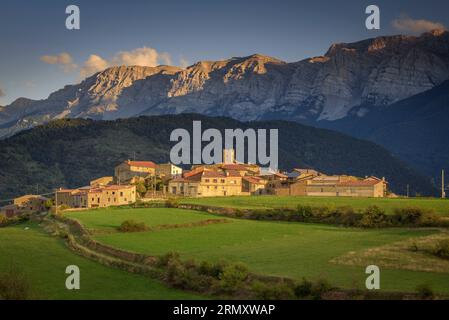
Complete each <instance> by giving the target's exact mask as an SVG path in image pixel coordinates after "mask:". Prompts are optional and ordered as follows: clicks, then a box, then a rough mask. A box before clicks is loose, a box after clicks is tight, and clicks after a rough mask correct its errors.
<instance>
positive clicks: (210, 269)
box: [198, 260, 229, 279]
mask: <svg viewBox="0 0 449 320" xmlns="http://www.w3.org/2000/svg"><path fill="white" fill-rule="evenodd" d="M228 265H229V263H228V262H226V261H223V260H221V261H218V262H216V263H211V262H208V261H203V262H202V263H201V264H200V266H199V269H198V271H199V273H200V274H203V275H207V276H211V277H214V278H216V279H219V278H220V275H221V274H222V273H223V271H224V269H225V268H226V266H228Z"/></svg>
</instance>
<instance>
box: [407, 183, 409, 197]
mask: <svg viewBox="0 0 449 320" xmlns="http://www.w3.org/2000/svg"><path fill="white" fill-rule="evenodd" d="M409 197H410V185H408V184H407V198H409Z"/></svg>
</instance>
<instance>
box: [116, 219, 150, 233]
mask: <svg viewBox="0 0 449 320" xmlns="http://www.w3.org/2000/svg"><path fill="white" fill-rule="evenodd" d="M118 230H119V231H121V232H142V231H147V230H149V227H148V226H147V225H146V224H145V223H144V222H136V221H134V220H126V221H123V222H122V224H121V225H120V227H119V228H118Z"/></svg>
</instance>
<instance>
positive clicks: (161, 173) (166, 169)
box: [156, 163, 182, 180]
mask: <svg viewBox="0 0 449 320" xmlns="http://www.w3.org/2000/svg"><path fill="white" fill-rule="evenodd" d="M181 175H182V168H180V167H178V166H175V165H174V164H172V163H162V164H158V165H156V176H158V177H159V178H161V179H162V180H168V179H172V178H175V177H179V176H181Z"/></svg>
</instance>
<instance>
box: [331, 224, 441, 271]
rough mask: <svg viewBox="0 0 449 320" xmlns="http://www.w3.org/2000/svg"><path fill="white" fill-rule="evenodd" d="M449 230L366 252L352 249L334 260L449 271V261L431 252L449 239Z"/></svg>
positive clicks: (354, 263)
mask: <svg viewBox="0 0 449 320" xmlns="http://www.w3.org/2000/svg"><path fill="white" fill-rule="evenodd" d="M448 239H449V233H448V232H447V231H442V232H441V233H438V234H434V235H430V236H425V237H419V238H411V239H407V240H405V241H399V242H395V243H392V244H388V245H385V246H381V247H376V248H371V249H366V250H362V251H350V252H348V253H346V254H344V255H342V256H340V257H337V258H334V259H332V260H331V261H330V262H331V263H335V264H341V265H349V266H368V265H371V264H374V265H377V266H379V267H383V268H389V269H403V270H411V271H424V272H438V273H449V260H447V259H442V258H439V257H437V256H435V255H433V254H432V253H431V252H432V251H433V250H434V249H435V247H436V246H437V244H438V243H439V242H440V241H443V240H448Z"/></svg>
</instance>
